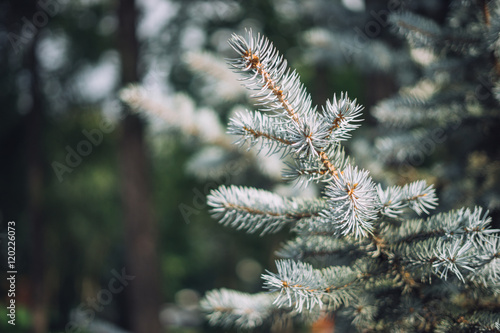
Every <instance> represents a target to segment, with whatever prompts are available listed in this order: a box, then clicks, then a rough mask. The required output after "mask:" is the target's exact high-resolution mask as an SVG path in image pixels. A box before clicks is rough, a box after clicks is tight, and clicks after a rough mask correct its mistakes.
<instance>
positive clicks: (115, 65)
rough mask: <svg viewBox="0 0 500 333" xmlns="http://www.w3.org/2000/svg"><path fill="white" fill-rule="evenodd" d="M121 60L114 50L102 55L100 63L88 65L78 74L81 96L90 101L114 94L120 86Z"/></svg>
mask: <svg viewBox="0 0 500 333" xmlns="http://www.w3.org/2000/svg"><path fill="white" fill-rule="evenodd" d="M119 65H120V60H119V57H118V54H117V53H116V52H114V51H109V52H106V53H104V54H103V55H102V57H101V59H100V61H99V63H97V64H95V65H91V64H89V65H86V66H84V67H83V68H82V70H81V71H80V73H79V74H78V75H77V79H76V82H77V87H78V92H79V93H80V96H81V97H82V98H84V99H86V100H88V101H99V100H102V99H104V98H106V97H108V96H109V95H111V94H113V92H114V90H115V89H116V87H117V86H118V81H119V75H118V73H119Z"/></svg>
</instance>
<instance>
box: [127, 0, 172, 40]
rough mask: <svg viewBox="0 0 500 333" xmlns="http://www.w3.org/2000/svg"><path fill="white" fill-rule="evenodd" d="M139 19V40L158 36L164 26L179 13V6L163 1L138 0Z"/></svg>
mask: <svg viewBox="0 0 500 333" xmlns="http://www.w3.org/2000/svg"><path fill="white" fill-rule="evenodd" d="M138 6H139V7H140V9H141V19H140V20H139V25H138V27H137V34H138V36H139V38H147V37H152V36H156V35H158V34H159V33H160V32H161V30H162V29H163V27H164V26H165V24H166V23H167V22H169V21H170V20H171V19H172V18H173V17H175V15H177V12H178V11H179V7H180V6H179V4H175V3H172V2H171V1H165V0H139V1H138Z"/></svg>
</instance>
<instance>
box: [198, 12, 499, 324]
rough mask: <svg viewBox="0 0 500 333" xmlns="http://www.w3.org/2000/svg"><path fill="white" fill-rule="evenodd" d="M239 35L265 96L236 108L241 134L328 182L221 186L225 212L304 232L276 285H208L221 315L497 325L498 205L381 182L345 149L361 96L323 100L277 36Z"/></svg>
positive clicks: (298, 170)
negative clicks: (315, 193)
mask: <svg viewBox="0 0 500 333" xmlns="http://www.w3.org/2000/svg"><path fill="white" fill-rule="evenodd" d="M415 21H417V20H415ZM417 37H418V36H417ZM417 39H418V38H417ZM418 40H419V39H418ZM229 43H230V45H231V46H232V48H233V49H234V50H235V51H236V53H237V54H238V56H237V58H235V59H231V60H229V64H230V65H231V66H232V67H233V68H234V70H235V71H236V72H238V73H240V75H242V77H243V80H244V82H245V85H246V87H247V88H248V89H250V90H253V92H254V98H255V99H256V100H257V103H258V105H260V110H259V111H253V112H252V111H246V112H242V113H239V114H237V115H235V116H234V117H233V118H232V119H231V120H230V125H229V132H230V134H234V135H236V136H238V137H239V143H240V144H241V143H249V144H250V145H256V144H260V145H262V146H263V147H265V148H267V151H268V152H270V153H279V154H281V157H282V159H288V161H287V162H288V163H287V165H288V166H287V169H286V170H285V171H284V177H285V178H287V179H289V180H292V181H297V182H298V183H302V184H305V183H308V182H314V183H317V184H319V185H320V186H322V187H323V192H322V195H321V197H320V198H316V199H299V198H287V197H282V196H279V195H277V194H274V193H271V192H267V191H263V190H259V189H253V188H247V187H237V186H230V187H225V186H222V187H220V188H219V189H216V190H213V191H212V192H211V194H210V195H209V196H208V198H207V200H208V204H209V205H210V206H211V207H212V209H211V212H212V214H213V216H214V217H215V218H216V219H218V220H220V222H221V223H222V224H224V225H227V226H231V227H234V228H236V229H241V230H246V231H248V232H260V233H261V234H266V233H271V232H275V231H278V230H281V229H282V228H283V227H289V228H290V229H291V231H292V232H293V233H294V234H295V235H296V236H295V238H294V239H293V240H291V241H289V242H287V243H286V244H283V246H282V249H281V250H279V251H278V253H277V255H279V256H281V257H282V258H283V259H280V260H278V261H276V271H275V272H271V271H267V272H266V273H265V274H263V276H262V278H263V280H264V287H265V288H266V289H267V290H268V291H269V292H268V293H260V294H256V295H250V294H243V293H239V292H236V291H229V290H227V289H221V290H214V291H211V292H209V293H208V294H207V295H206V296H205V298H204V299H203V301H202V303H201V304H202V307H203V309H204V310H205V311H206V312H207V313H208V318H209V320H210V323H211V324H213V325H219V326H223V327H236V328H239V329H253V328H256V327H258V326H262V325H266V324H272V323H273V322H277V321H281V320H286V319H287V318H296V319H297V320H302V321H305V322H310V321H312V320H316V319H318V318H320V317H322V316H325V315H328V314H330V313H332V312H335V313H336V314H337V317H338V319H337V320H336V325H338V328H341V327H342V325H345V327H346V329H347V330H354V329H357V330H359V331H380V332H388V331H393V332H401V331H429V330H433V331H440V332H450V331H464V332H465V331H491V332H494V331H498V330H499V329H498V326H499V323H500V314H499V313H498V309H499V306H500V304H499V302H498V294H499V293H500V249H499V245H500V244H499V243H500V241H499V235H498V231H499V230H496V229H492V228H490V223H491V218H490V217H489V216H488V212H485V211H484V210H483V209H482V208H479V207H474V208H472V209H469V208H463V209H458V210H454V211H451V212H447V213H439V214H435V215H431V216H427V215H428V214H429V213H430V212H431V211H432V210H433V209H434V208H435V207H436V206H437V197H436V195H435V190H434V188H433V186H432V185H428V184H427V183H426V182H424V181H417V182H413V183H410V184H407V185H405V186H392V187H387V188H385V187H384V186H382V185H381V184H376V183H375V182H374V181H373V180H372V178H371V177H370V174H369V172H368V171H366V170H362V169H360V168H359V167H357V166H356V165H355V163H354V162H353V161H352V159H349V158H348V157H347V156H346V154H345V153H344V151H343V149H342V142H343V141H345V140H347V139H348V138H349V136H350V135H351V131H352V130H354V129H355V128H356V127H358V126H359V121H360V116H361V110H362V107H361V106H360V105H358V104H357V103H356V101H355V100H351V99H349V97H348V96H347V95H343V94H342V95H340V96H339V97H338V96H335V95H334V96H333V100H332V101H327V103H326V106H325V107H323V108H322V109H321V111H318V110H317V108H316V107H314V106H313V105H312V101H311V97H310V95H309V94H308V92H307V91H306V89H305V87H304V86H303V85H302V83H301V82H300V78H299V75H298V74H297V73H296V72H295V71H292V70H290V69H289V68H288V66H287V62H286V60H285V59H284V58H283V57H282V55H281V54H280V53H279V52H278V51H277V50H276V49H275V48H274V46H273V44H272V43H271V42H270V41H269V40H268V39H266V38H265V37H263V36H261V35H257V36H255V35H254V34H253V33H252V31H248V32H247V35H246V36H240V35H233V37H232V38H231V39H230V41H229ZM450 47H451V46H450ZM453 48H455V46H453ZM273 271H274V270H273Z"/></svg>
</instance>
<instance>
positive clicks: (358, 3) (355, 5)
mask: <svg viewBox="0 0 500 333" xmlns="http://www.w3.org/2000/svg"><path fill="white" fill-rule="evenodd" d="M342 3H343V4H344V6H345V7H346V8H347V9H349V10H352V11H354V12H360V11H362V10H364V9H365V4H364V2H363V0H342Z"/></svg>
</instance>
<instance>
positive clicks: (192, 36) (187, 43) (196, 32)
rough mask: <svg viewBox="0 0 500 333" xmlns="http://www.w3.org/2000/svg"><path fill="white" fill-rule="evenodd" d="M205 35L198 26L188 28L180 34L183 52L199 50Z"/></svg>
mask: <svg viewBox="0 0 500 333" xmlns="http://www.w3.org/2000/svg"><path fill="white" fill-rule="evenodd" d="M205 39H206V34H205V32H204V31H203V30H202V29H201V28H200V27H198V26H195V25H192V26H188V27H187V28H186V29H185V30H184V31H183V32H182V39H181V46H182V48H183V49H184V50H199V49H201V48H202V47H203V44H204V43H205Z"/></svg>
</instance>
